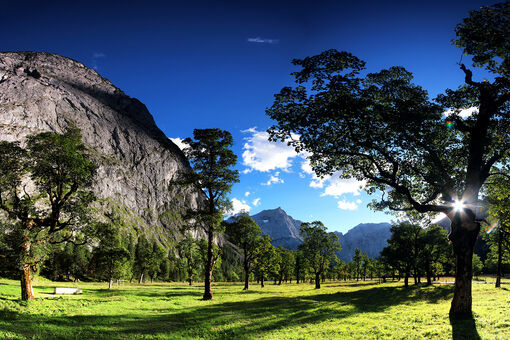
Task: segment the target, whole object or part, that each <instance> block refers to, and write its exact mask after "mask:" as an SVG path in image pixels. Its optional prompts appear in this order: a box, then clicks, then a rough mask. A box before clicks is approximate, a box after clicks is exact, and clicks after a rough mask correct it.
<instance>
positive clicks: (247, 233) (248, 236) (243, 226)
mask: <svg viewBox="0 0 510 340" xmlns="http://www.w3.org/2000/svg"><path fill="white" fill-rule="evenodd" d="M225 233H226V234H227V235H228V236H229V237H230V238H231V240H232V242H233V243H234V244H235V245H236V246H238V247H239V248H240V249H241V251H242V258H243V267H244V271H245V287H244V289H248V287H249V276H250V273H251V271H252V268H253V265H254V263H255V259H256V258H257V256H258V255H259V254H260V249H259V246H260V244H261V237H262V236H261V233H262V232H261V230H260V227H259V225H258V224H257V223H256V222H255V221H254V220H253V219H252V218H251V217H250V216H248V215H244V214H243V215H239V216H236V217H235V219H234V221H233V222H232V223H226V230H225Z"/></svg>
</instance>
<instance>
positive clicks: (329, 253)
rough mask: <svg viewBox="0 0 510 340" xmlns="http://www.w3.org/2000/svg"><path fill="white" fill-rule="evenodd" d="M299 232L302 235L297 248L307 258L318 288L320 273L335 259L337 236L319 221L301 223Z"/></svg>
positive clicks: (338, 248)
mask: <svg viewBox="0 0 510 340" xmlns="http://www.w3.org/2000/svg"><path fill="white" fill-rule="evenodd" d="M299 234H300V235H301V236H302V237H303V243H302V244H300V245H299V250H301V251H302V252H303V255H304V257H306V258H307V259H308V263H309V266H310V268H311V269H312V271H313V273H314V275H315V288H316V289H319V288H320V287H321V282H320V278H321V275H322V273H323V272H324V271H325V270H326V269H327V268H328V266H329V264H330V263H331V262H334V261H336V260H337V257H336V254H335V250H340V243H339V242H338V236H337V235H335V234H334V233H328V232H327V231H326V227H325V226H324V224H322V222H320V221H314V222H311V223H303V224H301V226H300V227H299Z"/></svg>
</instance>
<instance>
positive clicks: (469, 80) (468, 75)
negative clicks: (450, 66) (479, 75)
mask: <svg viewBox="0 0 510 340" xmlns="http://www.w3.org/2000/svg"><path fill="white" fill-rule="evenodd" d="M460 69H461V70H462V71H464V74H465V75H466V77H465V78H464V81H465V82H466V84H468V85H472V86H475V87H477V88H479V89H481V88H482V84H481V83H478V82H476V81H473V72H471V70H469V69H467V68H466V65H464V64H460Z"/></svg>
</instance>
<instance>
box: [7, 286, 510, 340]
mask: <svg viewBox="0 0 510 340" xmlns="http://www.w3.org/2000/svg"><path fill="white" fill-rule="evenodd" d="M2 284H3V285H2ZM55 285H60V284H53V283H51V282H44V283H41V284H40V285H38V286H36V289H35V293H36V296H37V299H36V300H35V301H30V302H28V303H27V302H22V301H19V300H18V295H19V287H18V283H17V282H15V281H9V280H0V338H7V339H9V338H10V339H18V338H39V339H40V338H45V339H46V338H48V339H88V338H94V339H133V338H142V339H162V338H163V339H164V338H172V339H173V338H206V339H224V338H236V339H253V338H262V339H275V338H300V339H302V338H310V339H316V338H342V339H346V338H387V339H404V338H412V339H416V338H424V339H425V338H427V339H429V338H443V339H445V338H454V339H477V338H479V337H482V338H509V337H510V330H509V329H510V313H508V312H509V311H510V304H509V302H510V293H509V292H508V291H506V290H496V289H495V288H493V287H492V286H489V285H474V287H473V289H474V299H473V301H474V311H475V319H474V320H473V319H471V320H450V319H449V317H448V309H449V304H450V299H451V296H452V286H451V285H438V286H433V287H425V286H411V287H409V288H407V289H406V288H404V287H402V286H401V283H387V284H377V283H375V282H365V283H359V284H356V283H355V282H347V283H344V282H332V283H327V284H325V285H323V288H321V289H320V290H315V289H313V286H312V285H309V284H300V285H296V284H283V285H281V286H274V285H266V287H265V288H263V289H262V288H260V287H256V286H253V287H252V288H251V290H250V291H247V292H243V291H242V285H232V284H225V285H223V284H218V285H215V286H214V293H215V297H214V300H212V301H201V300H200V298H201V296H202V289H203V287H201V286H193V287H188V286H186V285H183V284H153V285H142V286H138V285H132V286H130V285H127V286H120V287H116V288H115V289H112V290H107V289H104V287H105V285H104V284H102V285H100V284H80V285H79V286H80V288H82V289H83V291H84V294H83V295H76V296H65V297H55V296H54V295H52V294H50V293H51V292H52V291H53V286H55Z"/></svg>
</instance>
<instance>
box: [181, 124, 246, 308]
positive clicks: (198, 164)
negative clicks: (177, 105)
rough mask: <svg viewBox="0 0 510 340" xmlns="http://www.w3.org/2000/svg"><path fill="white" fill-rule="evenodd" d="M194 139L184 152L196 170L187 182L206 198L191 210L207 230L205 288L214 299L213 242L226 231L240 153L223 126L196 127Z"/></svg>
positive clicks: (186, 175) (187, 174)
mask: <svg viewBox="0 0 510 340" xmlns="http://www.w3.org/2000/svg"><path fill="white" fill-rule="evenodd" d="M193 137H194V140H193V139H191V138H186V139H185V140H184V143H185V144H187V145H188V147H187V148H185V149H184V153H185V154H186V156H187V157H188V159H189V161H190V163H191V165H192V167H193V171H191V172H184V173H183V174H182V177H183V179H184V182H186V183H188V184H191V185H194V186H195V187H196V188H197V189H198V190H199V192H201V193H203V195H204V197H205V202H204V204H202V205H201V206H199V207H197V209H196V210H194V211H192V212H190V216H189V217H190V218H191V219H192V220H194V223H195V225H196V226H198V227H199V228H200V229H202V231H203V232H204V233H205V234H206V237H207V244H208V245H207V256H206V261H205V264H204V275H205V280H204V281H205V292H204V300H210V299H212V291H211V276H212V272H213V268H214V265H215V262H216V261H215V259H216V258H218V254H216V256H215V255H214V247H213V242H214V238H215V236H216V235H217V234H218V233H219V232H220V231H222V224H221V221H222V219H223V214H224V213H225V212H226V211H227V210H228V208H229V207H230V201H229V200H228V197H227V195H228V194H229V193H230V189H231V187H232V185H233V184H234V183H235V182H238V181H239V172H238V171H237V170H234V169H232V167H233V166H234V165H235V164H236V161H237V157H236V155H235V154H234V152H232V150H231V149H230V148H231V147H232V145H233V140H232V135H231V134H230V132H228V131H223V130H220V129H195V130H194V131H193Z"/></svg>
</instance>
